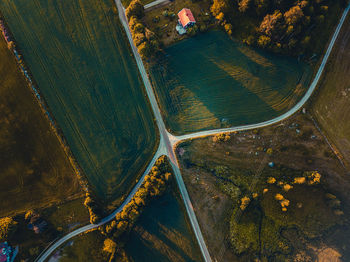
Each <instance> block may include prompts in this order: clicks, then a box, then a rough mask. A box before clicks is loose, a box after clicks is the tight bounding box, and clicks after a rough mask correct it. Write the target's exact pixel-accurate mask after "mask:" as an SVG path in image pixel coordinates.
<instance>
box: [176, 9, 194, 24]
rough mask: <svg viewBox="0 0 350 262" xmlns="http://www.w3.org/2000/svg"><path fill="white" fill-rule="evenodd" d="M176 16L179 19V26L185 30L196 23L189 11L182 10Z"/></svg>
mask: <svg viewBox="0 0 350 262" xmlns="http://www.w3.org/2000/svg"><path fill="white" fill-rule="evenodd" d="M177 16H178V17H179V24H180V25H181V26H182V27H183V28H187V27H189V26H192V25H194V24H195V23H196V20H195V19H194V16H193V14H192V12H191V10H190V9H188V8H183V9H182V10H181V11H180V12H179V13H178V14H177Z"/></svg>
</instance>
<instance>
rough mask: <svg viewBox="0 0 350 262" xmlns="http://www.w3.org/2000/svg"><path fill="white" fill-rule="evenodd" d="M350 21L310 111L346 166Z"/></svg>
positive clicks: (349, 150) (349, 117) (349, 134)
mask: <svg viewBox="0 0 350 262" xmlns="http://www.w3.org/2000/svg"><path fill="white" fill-rule="evenodd" d="M349 50H350V18H349V17H348V18H347V20H346V21H345V23H344V25H343V28H342V31H341V33H340V35H339V38H338V40H337V42H336V44H335V46H334V50H333V53H332V55H331V57H330V60H329V62H328V65H327V66H326V68H325V72H324V75H323V77H322V78H321V81H320V85H319V86H318V89H317V90H316V95H315V97H314V98H313V99H312V102H311V105H310V107H311V109H312V111H313V114H314V115H315V117H316V119H317V121H318V122H319V124H320V126H321V128H322V129H323V130H324V131H325V133H326V134H327V137H328V138H329V139H330V141H331V142H332V143H334V144H335V146H336V148H337V149H338V150H339V151H340V153H341V155H342V156H343V158H344V160H345V163H346V164H347V165H348V167H350V84H349V83H350V53H349Z"/></svg>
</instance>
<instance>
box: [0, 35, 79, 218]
mask: <svg viewBox="0 0 350 262" xmlns="http://www.w3.org/2000/svg"><path fill="white" fill-rule="evenodd" d="M0 57H1V60H0V151H1V154H0V170H1V172H0V180H1V182H0V199H1V201H0V217H4V216H13V215H16V214H18V213H23V212H25V211H27V210H28V209H32V208H42V207H46V206H51V205H53V204H56V203H58V202H62V201H66V200H68V199H74V198H77V197H79V196H81V195H82V194H83V192H82V190H81V188H80V185H79V181H78V178H77V177H76V175H75V173H74V170H73V168H72V166H71V164H70V162H69V160H68V158H67V156H66V154H65V152H64V150H63V149H62V147H61V145H60V142H59V140H58V138H57V137H56V135H55V134H54V132H53V130H52V129H51V127H50V125H49V121H48V120H47V119H46V117H45V116H44V113H43V112H42V110H41V108H40V106H39V104H38V102H37V101H36V100H35V98H34V95H33V94H32V93H31V91H30V89H29V87H28V84H27V82H26V80H25V78H24V76H23V75H22V74H21V72H20V70H19V68H18V66H17V64H16V61H15V57H14V55H13V54H12V53H11V52H10V50H9V49H8V48H7V44H6V42H5V40H4V39H3V38H2V36H1V38H0Z"/></svg>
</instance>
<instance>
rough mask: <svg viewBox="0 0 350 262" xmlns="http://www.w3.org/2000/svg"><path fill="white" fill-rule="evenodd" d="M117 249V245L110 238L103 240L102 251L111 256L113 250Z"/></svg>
mask: <svg viewBox="0 0 350 262" xmlns="http://www.w3.org/2000/svg"><path fill="white" fill-rule="evenodd" d="M116 247H117V244H116V243H115V242H114V241H113V240H112V239H110V238H107V239H105V241H104V242H103V251H104V252H107V253H110V254H113V253H114V252H115V249H116Z"/></svg>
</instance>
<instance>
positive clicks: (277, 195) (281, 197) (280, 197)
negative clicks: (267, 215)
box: [275, 194, 284, 201]
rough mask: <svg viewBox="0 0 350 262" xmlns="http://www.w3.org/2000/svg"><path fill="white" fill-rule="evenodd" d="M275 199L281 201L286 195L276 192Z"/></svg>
mask: <svg viewBox="0 0 350 262" xmlns="http://www.w3.org/2000/svg"><path fill="white" fill-rule="evenodd" d="M275 199H276V200H279V201H280V200H282V199H284V197H283V196H282V195H281V194H276V195H275Z"/></svg>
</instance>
